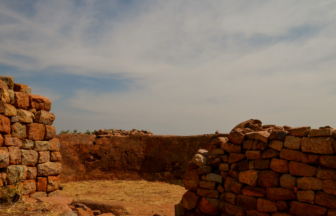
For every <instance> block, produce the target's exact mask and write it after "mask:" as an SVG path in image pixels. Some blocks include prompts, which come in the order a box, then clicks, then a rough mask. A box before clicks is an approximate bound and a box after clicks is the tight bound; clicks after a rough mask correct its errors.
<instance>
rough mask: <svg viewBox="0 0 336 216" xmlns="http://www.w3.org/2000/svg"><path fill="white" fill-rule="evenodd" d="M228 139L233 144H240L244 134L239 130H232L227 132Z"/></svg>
mask: <svg viewBox="0 0 336 216" xmlns="http://www.w3.org/2000/svg"><path fill="white" fill-rule="evenodd" d="M228 138H229V140H230V142H232V143H234V144H242V143H243V142H244V139H245V134H243V133H242V132H240V131H239V130H232V131H231V132H230V134H229V137H228Z"/></svg>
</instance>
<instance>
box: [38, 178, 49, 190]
mask: <svg viewBox="0 0 336 216" xmlns="http://www.w3.org/2000/svg"><path fill="white" fill-rule="evenodd" d="M47 186H48V178H46V177H37V181H36V188H37V191H47Z"/></svg>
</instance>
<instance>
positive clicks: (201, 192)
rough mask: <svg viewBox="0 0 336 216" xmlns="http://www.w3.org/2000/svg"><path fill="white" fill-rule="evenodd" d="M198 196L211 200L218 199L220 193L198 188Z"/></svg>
mask: <svg viewBox="0 0 336 216" xmlns="http://www.w3.org/2000/svg"><path fill="white" fill-rule="evenodd" d="M197 194H198V195H200V196H202V197H209V198H218V196H219V192H218V191H217V190H211V189H205V188H198V189H197Z"/></svg>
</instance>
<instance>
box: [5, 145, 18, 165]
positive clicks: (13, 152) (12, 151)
mask: <svg viewBox="0 0 336 216" xmlns="http://www.w3.org/2000/svg"><path fill="white" fill-rule="evenodd" d="M8 153H9V164H11V165H17V164H21V151H20V148H19V147H17V146H11V147H8Z"/></svg>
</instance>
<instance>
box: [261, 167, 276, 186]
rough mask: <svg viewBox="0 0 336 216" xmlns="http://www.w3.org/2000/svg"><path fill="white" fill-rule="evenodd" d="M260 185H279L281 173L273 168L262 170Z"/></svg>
mask: <svg viewBox="0 0 336 216" xmlns="http://www.w3.org/2000/svg"><path fill="white" fill-rule="evenodd" d="M258 185H259V186H260V187H278V186H279V173H278V172H274V171H271V170H264V171H260V172H259V179H258Z"/></svg>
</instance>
